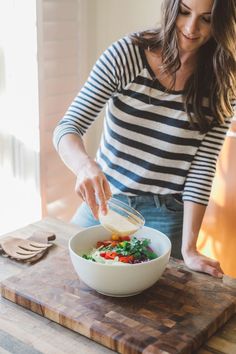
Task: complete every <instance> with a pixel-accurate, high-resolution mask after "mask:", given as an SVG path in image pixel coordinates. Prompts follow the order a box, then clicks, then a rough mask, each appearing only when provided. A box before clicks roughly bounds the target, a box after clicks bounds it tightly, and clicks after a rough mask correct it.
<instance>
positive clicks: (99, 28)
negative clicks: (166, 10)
mask: <svg viewBox="0 0 236 354" xmlns="http://www.w3.org/2000/svg"><path fill="white" fill-rule="evenodd" d="M85 1H87V6H88V8H87V11H88V14H87V18H88V21H87V31H88V38H89V43H90V46H89V48H88V51H89V60H88V71H89V70H90V69H91V67H92V65H93V64H94V62H95V60H96V59H97V58H98V57H99V55H100V54H101V53H102V52H103V50H105V49H106V48H107V47H108V46H109V45H110V44H111V43H112V42H114V41H116V40H117V39H119V38H122V37H123V36H125V35H127V34H129V33H131V32H134V31H138V30H143V29H147V28H152V27H155V26H156V25H157V24H158V22H159V21H160V17H161V3H162V1H161V0H119V1H117V0H85ZM102 118H103V113H102V114H101V115H100V117H99V118H98V120H97V121H96V122H95V123H94V124H93V126H92V128H91V129H90V130H89V132H88V133H87V134H86V137H85V141H86V148H87V151H88V152H89V154H90V155H93V156H94V154H95V152H96V150H97V146H98V144H99V140H100V133H101V128H102Z"/></svg>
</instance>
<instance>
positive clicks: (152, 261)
mask: <svg viewBox="0 0 236 354" xmlns="http://www.w3.org/2000/svg"><path fill="white" fill-rule="evenodd" d="M98 227H99V228H103V229H104V227H103V226H102V225H94V226H89V227H86V228H84V229H82V230H81V231H79V232H78V233H77V234H75V235H73V236H71V237H70V239H69V241H68V245H69V251H70V252H71V253H73V254H74V255H75V256H77V257H79V258H80V259H81V260H82V261H83V262H90V264H96V265H98V266H101V267H106V268H107V267H115V268H118V267H119V264H117V263H115V264H114V263H112V264H109V263H99V262H93V261H91V260H89V259H85V258H83V257H82V256H80V255H79V254H78V253H76V252H75V251H74V250H73V249H72V247H71V242H72V240H73V239H74V238H75V237H76V236H77V235H78V234H79V233H80V232H82V231H85V230H87V229H93V228H98ZM143 227H144V228H147V229H151V230H155V229H153V228H151V227H148V226H143ZM140 230H141V229H139V230H138V231H140ZM138 231H137V232H138ZM155 231H157V232H159V233H160V234H161V235H162V236H164V237H165V238H166V239H167V241H168V242H169V246H170V248H169V250H168V251H167V252H165V253H164V254H162V255H161V256H159V257H157V258H155V259H151V260H149V261H146V262H141V263H135V264H130V263H122V265H121V267H120V268H123V267H130V266H132V267H140V266H142V265H144V264H150V263H154V262H156V261H157V260H159V259H162V258H164V257H165V256H166V255H167V253H168V252H171V242H170V239H169V238H168V237H167V236H166V235H165V234H164V233H163V232H161V231H159V230H155ZM133 236H135V233H134V234H133V235H131V237H133ZM104 240H105V239H104Z"/></svg>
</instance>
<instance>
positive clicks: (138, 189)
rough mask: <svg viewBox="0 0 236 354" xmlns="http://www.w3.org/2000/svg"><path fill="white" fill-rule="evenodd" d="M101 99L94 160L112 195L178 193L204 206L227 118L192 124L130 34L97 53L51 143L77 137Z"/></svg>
mask: <svg viewBox="0 0 236 354" xmlns="http://www.w3.org/2000/svg"><path fill="white" fill-rule="evenodd" d="M105 105H106V110H105V119H104V129H103V134H102V138H101V143H100V147H99V149H98V152H97V156H96V160H97V162H98V164H99V165H100V167H101V168H102V170H103V172H104V173H105V175H106V177H107V179H108V181H109V183H110V186H111V190H112V193H113V194H126V195H130V196H132V195H143V194H172V193H183V200H189V201H193V202H196V203H200V204H205V205H207V203H208V200H209V196H210V191H211V185H212V180H213V177H214V174H215V168H216V161H217V157H218V155H219V152H220V150H221V147H222V144H223V141H224V139H225V136H226V132H227V130H228V127H229V124H230V119H228V120H227V121H226V122H225V123H224V124H222V125H220V126H214V127H212V128H211V130H210V131H208V132H207V133H205V134H203V133H200V132H199V130H198V129H197V128H196V129H193V128H191V127H190V125H189V121H188V117H187V114H186V112H185V110H184V105H183V96H182V92H180V91H168V92H166V90H165V88H164V87H163V86H162V85H161V83H160V82H159V81H158V80H157V79H156V78H154V77H153V72H152V70H151V68H150V66H149V64H148V62H147V59H146V56H145V52H144V50H143V49H141V48H140V47H139V46H137V45H135V44H133V43H132V41H131V39H130V38H129V37H125V38H123V39H120V40H118V41H117V42H115V43H113V44H112V45H111V46H110V47H109V48H108V49H107V50H106V51H105V52H104V53H103V54H102V55H101V57H100V58H99V59H98V60H97V62H96V64H95V65H94V67H93V69H92V71H91V73H90V76H89V78H88V80H87V82H86V83H85V85H84V86H83V88H82V89H81V91H80V92H79V94H78V96H77V97H76V98H75V99H74V101H73V102H72V104H71V106H70V107H69V109H68V111H67V112H66V114H65V116H64V117H63V118H62V120H61V121H60V122H59V124H58V126H57V127H56V129H55V131H54V145H55V146H56V148H57V147H58V143H59V141H60V139H61V137H62V136H63V135H65V134H68V133H74V134H78V135H79V136H83V135H84V133H85V132H86V131H87V129H88V128H89V126H90V125H91V124H92V123H93V121H94V120H95V119H96V117H97V116H98V115H99V113H100V111H101V110H102V109H103V107H104V106H105ZM203 109H204V110H205V113H206V116H207V117H209V118H210V119H213V117H212V114H211V112H210V110H209V108H207V107H204V108H203Z"/></svg>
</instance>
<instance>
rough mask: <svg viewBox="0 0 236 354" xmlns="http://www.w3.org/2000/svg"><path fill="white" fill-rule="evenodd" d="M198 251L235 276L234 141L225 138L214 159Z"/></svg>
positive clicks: (235, 154) (235, 207) (235, 139)
mask: <svg viewBox="0 0 236 354" xmlns="http://www.w3.org/2000/svg"><path fill="white" fill-rule="evenodd" d="M198 249H199V250H200V251H201V252H202V253H204V254H206V255H208V256H211V257H213V258H215V259H217V260H219V262H220V263H221V266H222V268H223V270H224V272H225V274H227V275H229V276H232V277H236V138H235V137H227V138H226V140H225V143H224V146H223V149H222V151H221V154H220V156H219V159H218V163H217V169H216V175H215V178H214V181H213V186H212V193H211V198H210V202H209V205H208V207H207V210H206V214H205V217H204V220H203V224H202V227H201V231H200V234H199V240H198Z"/></svg>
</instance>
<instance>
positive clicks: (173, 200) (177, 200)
mask: <svg viewBox="0 0 236 354" xmlns="http://www.w3.org/2000/svg"><path fill="white" fill-rule="evenodd" d="M165 207H166V209H167V210H169V211H172V212H183V207H184V203H183V201H182V197H181V194H170V195H168V197H167V198H166V200H165Z"/></svg>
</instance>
